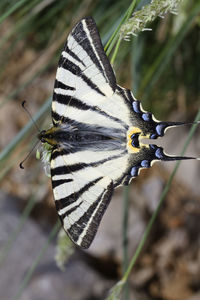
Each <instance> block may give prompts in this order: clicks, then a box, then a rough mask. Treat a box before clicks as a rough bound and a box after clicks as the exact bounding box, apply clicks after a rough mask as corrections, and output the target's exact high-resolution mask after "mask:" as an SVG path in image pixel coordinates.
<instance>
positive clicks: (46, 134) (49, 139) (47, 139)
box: [38, 127, 57, 146]
mask: <svg viewBox="0 0 200 300" xmlns="http://www.w3.org/2000/svg"><path fill="white" fill-rule="evenodd" d="M55 131H56V128H55V127H51V128H50V129H48V130H42V131H41V132H40V133H39V134H38V139H39V140H40V141H41V142H42V143H48V144H49V145H51V146H55V145H56V144H57V141H56V139H55Z"/></svg>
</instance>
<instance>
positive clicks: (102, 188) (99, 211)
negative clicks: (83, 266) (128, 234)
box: [51, 150, 113, 248]
mask: <svg viewBox="0 0 200 300" xmlns="http://www.w3.org/2000/svg"><path fill="white" fill-rule="evenodd" d="M68 160H69V161H70V163H67V162H68ZM86 162H87V159H85V160H84V162H83V161H80V160H79V153H73V154H71V153H68V154H67V153H66V152H65V151H62V152H61V151H59V150H54V151H53V152H52V158H51V176H52V186H53V193H54V199H55V204H56V208H57V211H58V214H59V217H60V219H61V221H62V224H63V227H64V229H65V230H66V232H67V233H68V235H69V237H70V238H71V240H72V241H73V242H74V243H76V244H77V245H79V246H80V247H82V248H88V247H89V246H90V244H91V242H92V240H93V238H94V236H95V234H96V231H97V228H98V226H99V223H100V221H101V219H102V216H103V214H104V212H105V210H106V208H107V206H108V204H109V202H110V199H111V196H112V193H113V182H112V180H111V178H109V177H108V176H104V174H102V173H101V172H99V170H98V168H90V165H89V164H86Z"/></svg>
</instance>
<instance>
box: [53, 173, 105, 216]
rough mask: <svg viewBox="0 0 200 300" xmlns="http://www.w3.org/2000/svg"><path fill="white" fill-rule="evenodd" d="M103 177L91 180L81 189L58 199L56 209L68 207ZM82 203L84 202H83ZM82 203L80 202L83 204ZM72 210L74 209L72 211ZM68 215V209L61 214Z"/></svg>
mask: <svg viewBox="0 0 200 300" xmlns="http://www.w3.org/2000/svg"><path fill="white" fill-rule="evenodd" d="M102 178H103V177H102V176H101V177H98V178H96V179H94V180H92V181H90V182H89V183H87V184H86V185H85V186H84V187H82V188H81V189H80V190H79V191H77V192H74V193H72V194H70V195H68V196H67V197H64V198H62V199H59V200H56V201H55V203H56V209H57V210H60V209H62V208H65V207H67V206H68V205H70V204H72V203H75V202H76V201H77V200H78V199H79V198H80V197H81V196H82V195H83V193H85V192H87V191H88V190H89V189H90V188H91V187H92V186H94V185H95V184H96V183H97V182H98V181H100V180H101V179H102ZM81 203H82V202H81ZM81 203H80V204H81ZM71 212H72V211H71ZM67 215H69V212H68V211H67V212H66V213H64V214H63V215H61V217H63V218H64V217H66V216H67Z"/></svg>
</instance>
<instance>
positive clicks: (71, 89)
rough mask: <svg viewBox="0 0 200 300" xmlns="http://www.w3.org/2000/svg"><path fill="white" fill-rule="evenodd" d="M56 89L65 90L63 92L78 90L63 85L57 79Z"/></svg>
mask: <svg viewBox="0 0 200 300" xmlns="http://www.w3.org/2000/svg"><path fill="white" fill-rule="evenodd" d="M54 89H63V90H70V91H75V90H76V89H75V88H74V87H72V86H69V85H66V84H65V83H63V82H61V81H59V80H57V79H56V80H55V85H54ZM65 104H66V102H65Z"/></svg>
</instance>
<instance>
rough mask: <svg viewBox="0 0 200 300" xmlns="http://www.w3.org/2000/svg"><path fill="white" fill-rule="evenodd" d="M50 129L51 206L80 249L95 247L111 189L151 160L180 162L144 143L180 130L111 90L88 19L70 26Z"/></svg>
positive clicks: (111, 77) (127, 94)
mask: <svg viewBox="0 0 200 300" xmlns="http://www.w3.org/2000/svg"><path fill="white" fill-rule="evenodd" d="M52 122H53V126H52V127H51V128H50V129H49V130H43V131H41V132H40V134H39V135H38V138H39V139H40V140H41V142H42V143H48V144H49V145H51V159H50V167H51V180H52V188H53V194H54V199H55V206H56V209H57V212H58V215H59V217H60V220H61V222H62V225H63V227H64V229H65V231H66V232H67V234H68V236H69V237H70V239H71V240H72V241H73V242H74V243H75V244H76V245H78V246H80V247H81V248H84V249H87V248H88V247H89V246H90V244H91V243H92V241H93V239H94V237H95V234H96V232H97V229H98V226H99V224H100V221H101V219H102V217H103V214H104V213H105V210H106V208H107V206H108V204H109V202H110V200H111V197H112V194H113V191H114V189H115V188H116V187H118V186H120V185H127V184H129V183H130V181H131V179H132V178H134V177H136V176H137V175H138V174H139V172H140V170H141V169H143V168H149V167H151V165H152V163H153V162H154V161H171V160H180V159H183V157H179V156H178V157H172V156H168V155H166V154H165V153H164V151H163V148H161V147H158V146H156V145H153V144H143V143H142V141H141V140H142V139H143V138H148V139H156V138H158V137H162V136H163V135H164V133H165V131H166V129H167V128H169V127H172V126H176V125H181V124H184V123H181V122H160V121H158V120H156V119H155V118H154V116H153V115H152V114H151V113H149V112H146V111H144V110H143V109H142V106H141V102H140V101H139V100H137V99H135V98H134V96H133V94H132V92H131V91H130V90H128V89H126V88H123V87H120V86H119V85H118V84H117V83H116V78H115V74H114V72H113V69H112V66H111V65H110V62H109V60H108V58H107V56H106V54H105V52H104V49H103V45H102V42H101V39H100V36H99V33H98V29H97V27H96V24H95V21H94V20H93V18H92V17H86V18H84V19H82V20H80V21H79V22H78V23H77V24H76V25H75V27H74V28H73V29H72V31H71V33H70V34H69V36H68V38H67V41H66V44H65V46H64V49H63V51H62V53H61V57H60V60H59V63H58V69H57V74H56V79H55V86H54V92H53V100H52ZM187 158H189V157H184V159H187Z"/></svg>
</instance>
